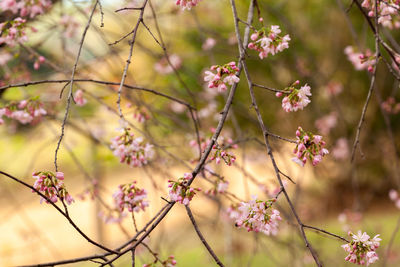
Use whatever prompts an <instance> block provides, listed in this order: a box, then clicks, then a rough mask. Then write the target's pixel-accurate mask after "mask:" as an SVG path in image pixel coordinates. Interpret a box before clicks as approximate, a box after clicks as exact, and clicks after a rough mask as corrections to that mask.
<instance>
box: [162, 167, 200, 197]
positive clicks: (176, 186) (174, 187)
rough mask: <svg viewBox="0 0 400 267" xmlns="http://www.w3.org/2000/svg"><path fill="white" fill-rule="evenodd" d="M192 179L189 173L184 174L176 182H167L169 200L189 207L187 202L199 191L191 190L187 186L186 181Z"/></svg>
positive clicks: (197, 189) (196, 189)
mask: <svg viewBox="0 0 400 267" xmlns="http://www.w3.org/2000/svg"><path fill="white" fill-rule="evenodd" d="M191 178H192V174H191V173H185V174H184V176H183V177H181V178H179V179H178V181H174V180H168V182H169V184H168V187H169V188H170V190H169V198H170V199H171V201H176V202H179V203H181V204H183V205H189V202H190V201H191V200H192V199H193V197H194V195H195V194H196V192H195V191H201V190H200V189H199V188H192V187H189V186H188V185H187V181H188V180H189V179H191Z"/></svg>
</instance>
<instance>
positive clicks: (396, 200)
mask: <svg viewBox="0 0 400 267" xmlns="http://www.w3.org/2000/svg"><path fill="white" fill-rule="evenodd" d="M389 198H390V200H392V201H393V202H394V204H395V205H396V207H397V208H398V209H400V197H399V194H398V193H397V191H396V190H394V189H391V190H390V191H389Z"/></svg>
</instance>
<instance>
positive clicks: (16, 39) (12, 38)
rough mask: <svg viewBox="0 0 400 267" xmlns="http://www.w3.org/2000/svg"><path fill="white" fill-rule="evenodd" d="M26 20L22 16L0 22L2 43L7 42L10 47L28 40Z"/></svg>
mask: <svg viewBox="0 0 400 267" xmlns="http://www.w3.org/2000/svg"><path fill="white" fill-rule="evenodd" d="M25 23H26V20H25V19H22V18H20V17H18V18H16V19H14V20H10V21H6V22H3V23H0V32H1V33H2V34H1V36H0V44H6V45H8V46H10V47H14V46H15V45H16V44H18V43H24V42H26V41H28V37H27V36H26V33H25V29H24V28H25Z"/></svg>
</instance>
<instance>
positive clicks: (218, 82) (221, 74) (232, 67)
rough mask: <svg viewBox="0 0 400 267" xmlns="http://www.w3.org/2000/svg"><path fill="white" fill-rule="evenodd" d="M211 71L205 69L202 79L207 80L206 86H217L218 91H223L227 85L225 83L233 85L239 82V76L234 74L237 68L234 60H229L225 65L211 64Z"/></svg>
mask: <svg viewBox="0 0 400 267" xmlns="http://www.w3.org/2000/svg"><path fill="white" fill-rule="evenodd" d="M210 70H211V71H216V73H213V72H211V71H206V72H205V73H204V74H205V76H204V81H205V82H208V88H218V92H225V91H226V90H227V89H228V87H227V86H226V84H229V85H233V84H234V83H238V82H239V80H240V79H239V77H238V76H236V72H237V71H239V68H238V67H237V66H236V63H235V62H233V61H232V62H229V63H227V64H225V65H222V66H220V65H213V66H211V68H210Z"/></svg>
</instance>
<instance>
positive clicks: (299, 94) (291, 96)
mask: <svg viewBox="0 0 400 267" xmlns="http://www.w3.org/2000/svg"><path fill="white" fill-rule="evenodd" d="M299 84H300V81H298V80H297V81H295V82H294V83H293V84H292V85H291V86H289V87H286V88H285V89H284V90H283V91H281V92H277V93H276V97H281V96H283V95H285V96H284V97H283V99H282V108H283V110H284V111H286V112H291V111H297V110H299V109H300V110H302V109H303V108H304V107H306V106H307V105H308V104H309V103H310V102H311V100H310V99H309V98H308V97H309V96H311V92H310V91H311V87H310V86H308V85H307V84H306V85H303V86H302V87H300V89H297V88H296V87H295V86H296V85H299Z"/></svg>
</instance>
